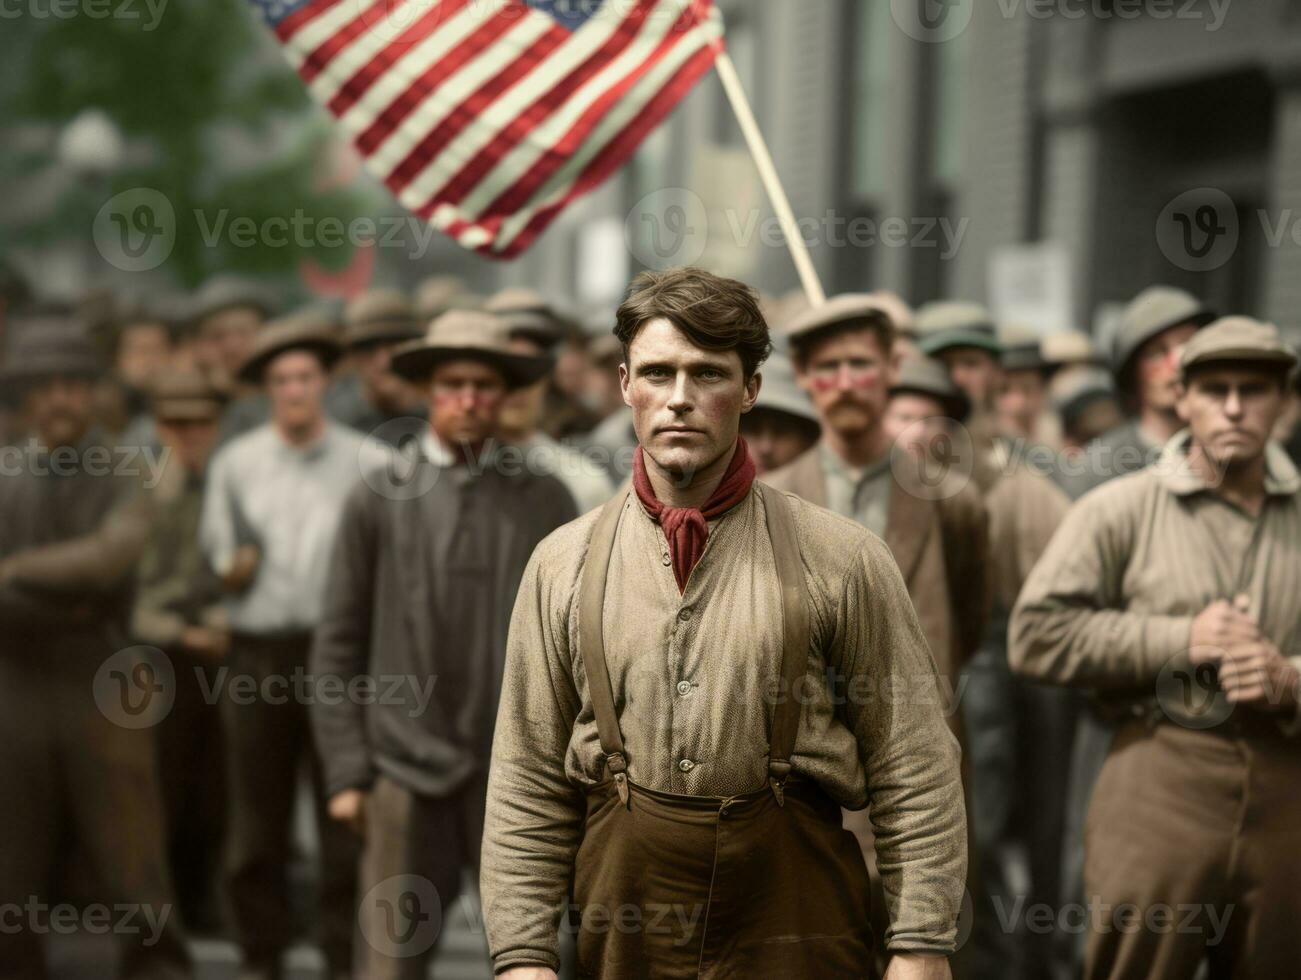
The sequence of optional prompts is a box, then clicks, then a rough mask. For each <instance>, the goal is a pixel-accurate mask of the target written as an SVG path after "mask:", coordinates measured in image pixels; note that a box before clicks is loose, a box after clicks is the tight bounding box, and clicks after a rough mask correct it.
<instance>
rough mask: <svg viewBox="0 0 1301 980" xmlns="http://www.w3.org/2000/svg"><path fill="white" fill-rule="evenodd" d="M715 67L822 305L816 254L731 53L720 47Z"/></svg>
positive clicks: (808, 288) (806, 280)
mask: <svg viewBox="0 0 1301 980" xmlns="http://www.w3.org/2000/svg"><path fill="white" fill-rule="evenodd" d="M714 67H715V69H716V70H717V71H718V79H719V81H721V82H722V83H723V91H724V92H726V93H727V100H728V101H729V102H731V103H732V111H733V112H735V113H736V121H737V122H738V123H740V124H741V132H742V133H743V134H744V135H745V142H746V144H747V145H748V146H749V147H750V155H751V156H752V157H754V164H755V166H756V167H757V168H758V169H759V178H760V179H761V180H762V181H763V186H764V187H765V188H766V189H767V191H768V199H769V200H770V201H771V202H772V206H773V210H774V211H776V212H777V220H778V221H779V222H780V223H781V228H782V234H784V235H785V236H786V244H787V245H789V246H790V250H791V257H792V258H793V259H794V260H795V269H796V271H797V272H799V274H800V282H801V283H802V284H803V285H804V292H805V294H806V295H807V296H808V298H809V303H811V304H812V305H813V306H821V305H822V304H823V303H825V302H826V301H827V294H826V293H825V292H823V290H822V283H821V282H820V281H819V279H818V271H817V269H815V268H814V267H813V257H812V256H811V255H809V249H808V246H807V245H806V244H805V243H804V236H803V235H801V234H800V229H799V225H798V224H797V223H796V221H795V212H794V211H792V210H791V202H790V200H789V199H788V198H787V197H786V191H785V189H784V188H783V187H782V184H781V178H780V177H778V176H777V167H776V166H775V165H774V164H773V161H772V154H771V153H769V152H768V144H767V143H765V142H764V138H763V133H761V132H760V131H759V123H758V121H757V120H756V119H755V118H754V111H753V110H752V109H751V108H750V100H749V99H747V98H746V95H745V88H744V86H742V85H741V76H740V75H738V74H737V73H736V65H734V64H733V63H732V56H731V55H729V54H728V53H727V51H725V50H721V49H720V50H719V52H718V57H717V58H716V59H715V61H714Z"/></svg>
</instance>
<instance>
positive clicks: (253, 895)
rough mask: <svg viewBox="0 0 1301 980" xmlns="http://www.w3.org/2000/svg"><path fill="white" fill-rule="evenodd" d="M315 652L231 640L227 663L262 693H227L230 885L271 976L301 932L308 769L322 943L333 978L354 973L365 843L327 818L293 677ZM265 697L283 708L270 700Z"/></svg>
mask: <svg viewBox="0 0 1301 980" xmlns="http://www.w3.org/2000/svg"><path fill="white" fill-rule="evenodd" d="M310 646H311V635H310V634H302V635H297V636H291V637H283V638H275V639H269V638H258V637H250V636H248V635H237V636H235V637H234V639H233V641H232V644H231V652H230V656H229V658H228V661H227V663H228V666H229V667H230V676H231V677H238V676H241V675H249V676H251V677H253V678H254V679H255V681H256V682H257V693H255V694H253V695H252V696H251V697H245V696H244V693H245V692H243V691H236V690H235V689H232V688H227V689H225V690H223V691H222V693H221V708H222V720H223V722H224V729H225V730H224V736H225V742H226V765H227V789H228V792H229V804H230V813H229V820H230V823H229V830H228V840H227V855H226V888H227V893H228V896H229V899H230V904H231V912H232V915H233V917H234V925H235V933H236V938H237V939H238V940H239V943H240V945H241V946H242V947H243V951H244V959H245V962H246V963H247V964H248V965H249V966H251V967H255V968H258V969H262V970H266V971H269V972H270V973H271V975H272V976H275V975H277V973H276V970H277V969H278V964H279V961H280V958H281V955H282V954H283V953H284V951H285V949H286V948H287V947H288V946H289V945H290V944H291V943H292V942H293V939H294V936H295V933H296V929H295V922H294V917H293V911H292V903H291V901H290V892H289V864H290V857H291V851H292V844H291V830H292V827H291V824H292V819H293V812H294V801H295V798H296V796H297V789H298V776H299V773H300V772H301V770H302V767H303V765H304V764H307V765H308V766H309V768H310V771H311V774H312V782H313V788H314V790H315V797H316V825H317V828H318V831H319V834H320V839H321V867H320V894H319V899H318V906H319V910H320V914H319V917H318V921H319V923H320V943H321V948H322V950H323V951H324V953H325V958H326V961H327V963H328V964H329V968H330V970H331V972H332V973H333V974H347V972H348V970H349V967H350V965H351V958H352V937H353V931H354V928H355V926H356V909H357V861H358V858H359V856H360V853H361V842H360V840H359V839H358V838H357V836H356V834H354V833H353V832H352V831H351V830H349V829H348V828H347V827H345V826H343V825H342V824H340V823H338V822H336V821H334V820H331V819H330V818H329V815H328V813H327V812H326V809H325V800H324V798H323V796H322V790H321V788H320V787H321V784H320V766H319V764H318V762H317V758H316V753H315V752H314V751H313V749H312V738H311V731H310V729H309V727H308V719H307V711H308V706H307V705H306V704H302V703H299V700H296V699H295V697H294V696H293V695H294V681H293V678H294V676H295V670H298V671H302V672H305V671H306V669H307V667H306V665H307V655H308V650H309V648H310ZM280 678H284V679H286V681H287V682H288V684H289V685H290V686H289V687H288V688H287V689H286V688H285V687H284V686H283V684H278V683H272V684H271V685H270V686H269V687H266V688H264V682H265V681H267V680H268V679H272V680H273V681H279V679H280ZM263 690H269V691H271V693H272V694H273V697H274V701H277V702H282V703H273V701H272V700H268V699H267V698H264V697H263V696H262V692H263ZM282 695H283V698H282Z"/></svg>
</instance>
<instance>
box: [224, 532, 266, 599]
mask: <svg viewBox="0 0 1301 980" xmlns="http://www.w3.org/2000/svg"><path fill="white" fill-rule="evenodd" d="M261 564H262V552H260V551H258V548H257V545H255V544H242V545H240V546H239V547H238V548H236V549H235V557H234V559H233V560H232V561H231V563H230V570H229V571H228V572H226V574H225V575H223V576H222V577H221V584H222V587H223V588H224V589H225V590H226V591H227V592H234V593H236V594H238V593H240V592H243V591H244V590H245V589H247V588H248V587H249V586H250V585H251V584H252V582H253V579H255V578H257V570H258V566H259V565H261Z"/></svg>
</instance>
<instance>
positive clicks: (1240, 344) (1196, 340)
mask: <svg viewBox="0 0 1301 980" xmlns="http://www.w3.org/2000/svg"><path fill="white" fill-rule="evenodd" d="M1205 364H1260V365H1277V366H1278V367H1279V368H1280V369H1282V370H1284V371H1291V370H1292V369H1293V368H1295V367H1296V365H1297V354H1296V351H1295V350H1293V349H1292V348H1291V347H1290V346H1289V345H1288V344H1286V343H1285V342H1284V341H1283V337H1282V335H1281V334H1280V333H1279V330H1278V327H1276V326H1275V325H1274V324H1272V323H1264V322H1262V321H1260V320H1253V319H1252V318H1251V317H1246V316H1226V317H1222V318H1221V319H1219V320H1216V321H1215V322H1214V323H1212V324H1210V325H1209V326H1207V327H1206V328H1205V329H1203V330H1200V331H1198V333H1197V335H1196V336H1194V337H1193V339H1192V340H1190V341H1188V343H1186V344H1185V345H1184V347H1183V350H1182V351H1180V354H1179V376H1180V377H1181V378H1186V377H1187V375H1188V371H1189V369H1191V368H1194V367H1197V366H1199V365H1205Z"/></svg>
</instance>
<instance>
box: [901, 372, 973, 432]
mask: <svg viewBox="0 0 1301 980" xmlns="http://www.w3.org/2000/svg"><path fill="white" fill-rule="evenodd" d="M910 393H911V394H917V395H925V396H927V397H928V398H934V399H936V400H937V401H938V402H940V404H942V405H943V406H944V413H945V414H946V415H947V416H949V418H951V419H955V420H956V421H958V422H961V421H962V420H963V419H965V418H966V417H967V413H968V412H970V411H971V401H970V399H968V398H967V396H966V394H965V393H964V392H963V390H962V389H961V388H959V387H958V386H957V385H955V384H954V383H953V379H952V378H950V377H949V372H948V370H947V369H946V368H945V367H944V365H943V364H942V363H940V362H939V361H937V360H936V359H935V358H933V357H925V356H915V357H912V356H910V357H905V358H903V359H902V360H901V361H900V362H899V371H898V373H897V375H896V376H895V380H894V384H892V385H891V386H890V394H892V395H896V394H910Z"/></svg>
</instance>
